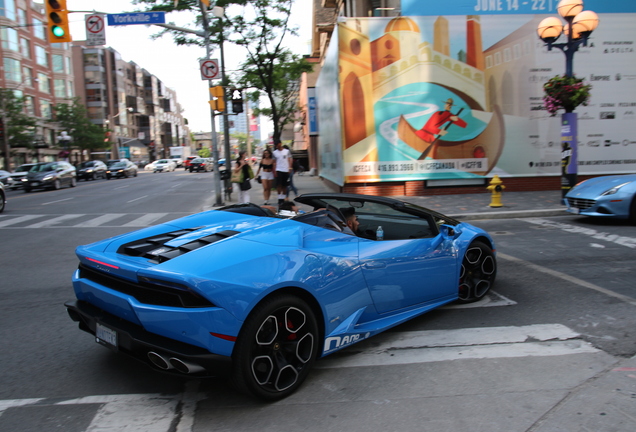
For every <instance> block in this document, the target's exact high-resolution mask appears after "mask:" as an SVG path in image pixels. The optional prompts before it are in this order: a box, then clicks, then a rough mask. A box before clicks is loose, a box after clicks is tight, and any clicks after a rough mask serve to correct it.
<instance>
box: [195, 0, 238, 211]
mask: <svg viewBox="0 0 636 432" xmlns="http://www.w3.org/2000/svg"><path fill="white" fill-rule="evenodd" d="M199 6H201V15H202V16H203V31H204V35H203V40H204V42H205V57H206V59H209V58H210V56H211V55H212V47H211V46H210V31H209V30H208V10H207V7H205V6H204V5H203V3H199ZM200 69H201V75H202V78H203V75H204V74H203V70H204V69H203V67H200ZM217 69H218V68H217ZM210 72H212V71H211V69H210ZM214 76H216V74H215V75H214ZM208 88H212V79H209V81H208ZM208 95H209V97H210V100H213V99H214V95H212V92H211V91H208ZM214 117H215V115H214V108H212V106H210V119H211V123H212V129H211V130H212V132H211V134H212V137H211V138H212V157H213V158H214V192H215V202H214V207H221V206H223V205H225V204H224V203H223V189H222V188H221V171H219V143H218V137H217V136H216V120H215V118H214ZM229 167H230V165H229V158H228V157H227V155H226V156H225V169H226V170H227V169H229Z"/></svg>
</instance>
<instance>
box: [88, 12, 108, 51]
mask: <svg viewBox="0 0 636 432" xmlns="http://www.w3.org/2000/svg"><path fill="white" fill-rule="evenodd" d="M84 21H85V23H86V45H88V46H100V45H106V23H105V15H104V14H92V15H85V16H84Z"/></svg>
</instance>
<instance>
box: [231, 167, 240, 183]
mask: <svg viewBox="0 0 636 432" xmlns="http://www.w3.org/2000/svg"><path fill="white" fill-rule="evenodd" d="M231 181H232V183H243V170H238V171H234V170H232V179H231Z"/></svg>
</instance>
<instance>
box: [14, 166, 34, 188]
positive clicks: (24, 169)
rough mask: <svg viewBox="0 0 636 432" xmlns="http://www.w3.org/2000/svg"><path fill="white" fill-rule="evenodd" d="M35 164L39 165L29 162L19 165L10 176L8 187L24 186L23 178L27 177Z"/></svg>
mask: <svg viewBox="0 0 636 432" xmlns="http://www.w3.org/2000/svg"><path fill="white" fill-rule="evenodd" d="M35 165H37V164H34V163H27V164H22V165H20V166H19V167H17V168H16V169H15V170H14V171H13V172H12V173H11V176H10V177H9V179H8V181H7V187H8V188H9V189H19V188H21V187H22V186H24V183H23V182H22V179H23V178H26V176H27V173H28V172H29V170H30V169H31V168H33V167H34V166H35Z"/></svg>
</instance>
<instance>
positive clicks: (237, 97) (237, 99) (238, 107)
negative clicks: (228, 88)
mask: <svg viewBox="0 0 636 432" xmlns="http://www.w3.org/2000/svg"><path fill="white" fill-rule="evenodd" d="M232 112H233V113H234V114H240V113H242V112H243V92H242V90H241V89H234V90H232Z"/></svg>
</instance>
